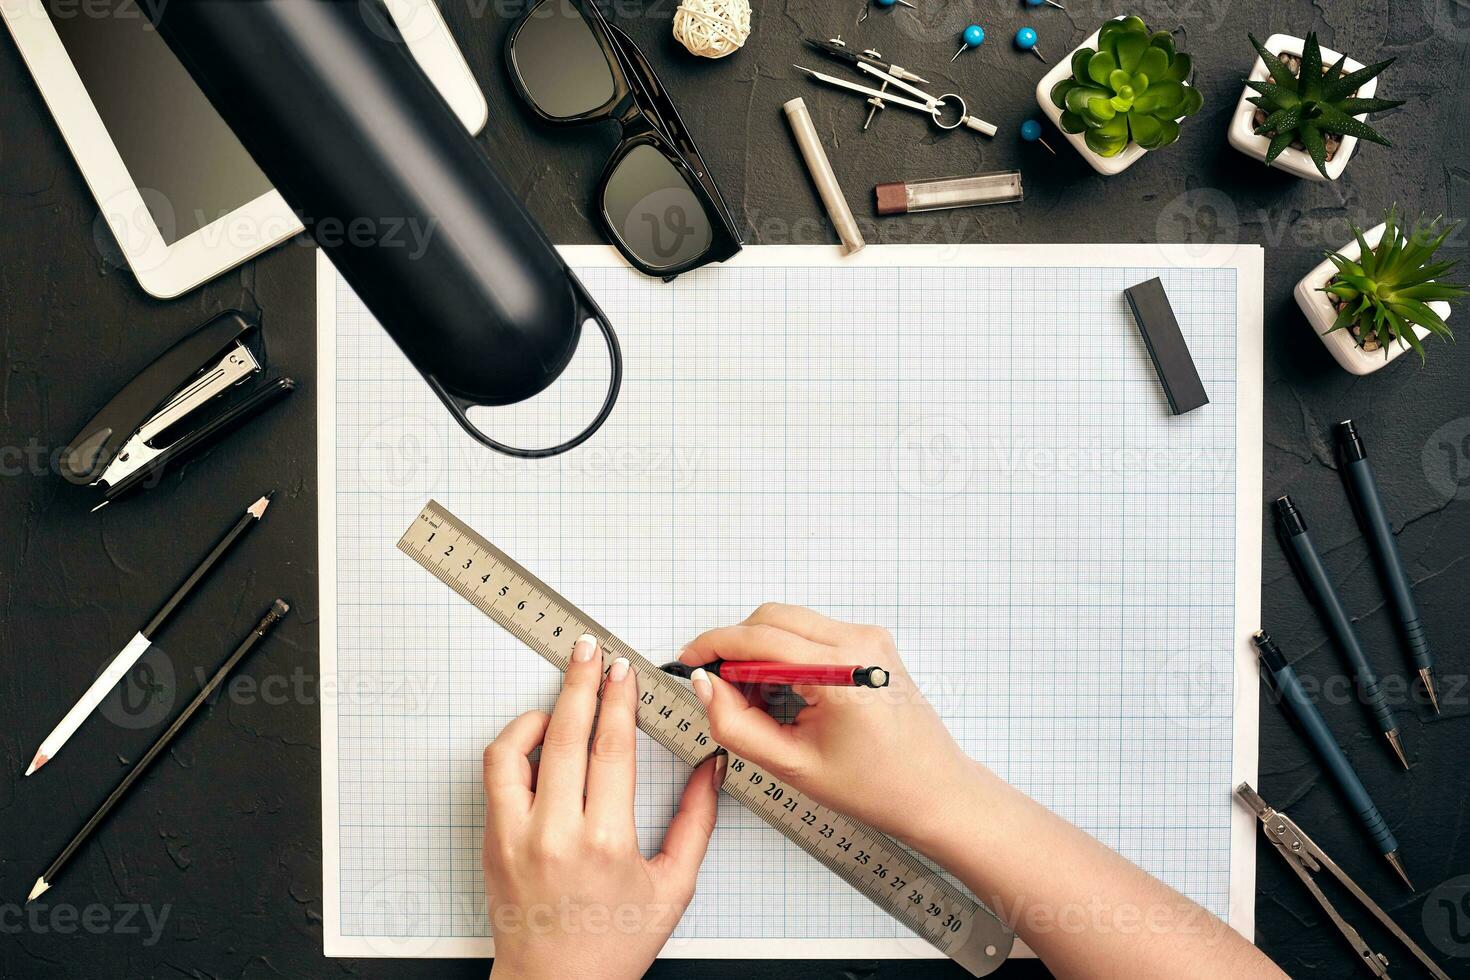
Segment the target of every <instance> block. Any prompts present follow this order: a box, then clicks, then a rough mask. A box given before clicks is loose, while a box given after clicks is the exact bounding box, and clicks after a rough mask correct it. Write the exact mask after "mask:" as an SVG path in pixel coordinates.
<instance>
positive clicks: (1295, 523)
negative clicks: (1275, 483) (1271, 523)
mask: <svg viewBox="0 0 1470 980" xmlns="http://www.w3.org/2000/svg"><path fill="white" fill-rule="evenodd" d="M1275 511H1276V523H1277V524H1278V525H1279V526H1280V528H1281V530H1283V531H1285V532H1286V533H1287V534H1291V535H1296V534H1301V533H1303V532H1304V531H1306V529H1307V522H1306V520H1305V519H1304V518H1303V517H1302V512H1301V511H1299V510H1297V509H1296V504H1295V503H1294V502H1293V501H1292V499H1291V497H1289V496H1287V495H1285V494H1283V495H1281V496H1280V497H1277V498H1276V505H1275Z"/></svg>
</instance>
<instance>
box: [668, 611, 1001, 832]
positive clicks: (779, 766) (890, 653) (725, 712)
mask: <svg viewBox="0 0 1470 980" xmlns="http://www.w3.org/2000/svg"><path fill="white" fill-rule="evenodd" d="M679 659H680V660H681V661H682V662H683V663H685V664H688V665H690V666H698V665H699V664H706V663H709V662H711V661H713V660H716V659H722V660H727V661H741V660H764V661H781V662H786V663H818V664H864V665H874V666H878V667H882V668H884V669H885V670H888V671H889V673H890V674H891V679H890V680H889V684H888V686H887V687H885V688H881V689H878V690H873V689H869V688H861V687H796V688H795V689H794V690H795V691H796V693H797V694H799V695H800V696H801V697H802V698H803V700H805V701H806V702H807V706H806V707H805V708H803V709H802V710H801V712H800V713H799V714H798V715H797V716H796V719H795V721H794V723H793V724H790V725H782V724H779V723H778V722H776V720H775V719H773V718H772V717H771V716H770V715H769V714H767V713H766V712H765V711H764V710H763V709H762V708H761V707H760V706H758V705H753V704H751V703H749V702H748V701H747V700H746V698H745V696H744V695H743V694H742V693H741V691H740V689H738V688H736V687H735V686H733V685H731V684H729V683H727V682H725V681H723V680H721V679H720V678H718V677H713V676H711V675H709V674H708V673H707V672H702V673H700V674H697V675H695V676H694V677H693V678H691V683H692V684H693V686H694V691H695V694H697V695H698V696H699V698H700V700H701V701H702V702H704V704H705V709H706V711H707V712H708V714H709V719H710V726H711V730H712V734H713V735H714V737H715V740H716V741H718V742H719V743H720V744H721V745H723V746H724V747H725V748H727V749H729V750H730V751H731V752H733V753H735V754H736V755H739V756H743V757H745V758H747V759H749V760H750V761H752V762H754V763H755V764H756V765H758V766H761V767H762V768H764V769H766V770H767V771H768V772H770V773H771V774H772V775H774V776H776V777H777V778H780V779H784V780H786V781H787V782H789V783H791V785H793V786H795V787H797V788H798V789H800V790H802V791H803V792H805V793H808V794H810V795H811V796H812V797H813V798H814V799H816V800H817V801H818V802H819V803H823V804H825V805H827V806H830V807H832V808H833V809H835V810H838V811H840V812H842V813H845V814H847V815H849V816H852V817H855V818H856V819H858V820H861V821H863V822H864V823H867V824H869V825H871V826H873V827H876V828H877V829H879V830H882V831H885V832H887V833H890V834H893V835H894V836H897V837H901V838H904V839H906V840H909V841H910V842H912V843H915V844H916V846H921V845H922V841H921V840H920V839H919V838H921V837H922V832H923V830H924V828H925V827H926V826H928V827H932V826H934V825H935V824H936V823H939V822H940V821H941V818H942V817H944V816H946V815H949V812H950V811H951V810H952V809H953V810H954V814H953V815H954V816H955V817H956V818H957V819H958V818H961V817H963V816H973V814H965V813H964V808H965V807H966V806H967V805H968V801H967V800H966V799H965V794H964V793H962V792H961V790H964V789H967V788H969V787H973V786H974V785H975V783H976V781H977V779H980V778H982V776H983V775H984V771H983V770H982V769H981V767H980V766H978V765H977V764H976V763H974V762H972V761H971V760H970V759H969V758H967V757H966V756H965V754H964V752H963V751H961V749H960V747H959V745H958V744H956V742H955V740H954V738H953V737H952V736H951V735H950V734H949V732H948V730H946V729H945V727H944V723H943V722H942V721H941V720H940V719H939V715H938V714H937V713H936V712H935V711H934V708H933V707H932V706H931V705H930V704H929V702H928V701H927V700H926V699H925V698H924V695H923V694H922V693H921V692H920V691H919V690H918V688H917V687H916V686H915V685H914V682H913V680H912V678H910V677H909V675H908V671H906V670H905V669H904V666H903V661H901V660H900V659H899V656H898V651H897V650H896V649H895V647H894V645H893V638H892V637H891V636H889V634H888V632H887V631H886V630H883V629H879V628H878V627H875V626H855V625H852V624H850V623H842V622H838V621H836V620H833V619H828V618H827V617H826V616H823V615H821V614H820V613H816V612H813V611H812V610H810V609H804V608H801V607H799V606H786V605H779V604H776V603H767V604H766V605H763V606H761V607H760V608H759V609H757V610H756V611H755V612H754V613H752V614H751V615H750V616H749V617H748V618H747V619H746V620H745V621H744V622H742V623H740V624H739V625H736V626H726V627H723V628H720V629H713V630H710V631H708V632H707V633H704V634H702V635H700V636H699V637H698V638H696V639H695V640H694V641H693V642H692V643H690V644H689V645H688V646H687V647H685V648H684V651H683V653H682V654H681V655H680V658H679ZM992 778H993V777H992Z"/></svg>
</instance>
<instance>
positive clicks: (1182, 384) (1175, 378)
mask: <svg viewBox="0 0 1470 980" xmlns="http://www.w3.org/2000/svg"><path fill="white" fill-rule="evenodd" d="M1123 295H1124V296H1127V297H1128V305H1129V306H1130V307H1132V308H1133V319H1135V320H1137V321H1138V332H1139V333H1141V334H1143V343H1144V345H1145V346H1146V347H1148V356H1149V357H1151V358H1153V362H1154V370H1155V371H1157V372H1159V381H1160V382H1162V383H1163V385H1164V395H1165V396H1166V397H1167V398H1168V399H1169V408H1170V409H1171V410H1172V411H1173V412H1174V414H1175V415H1183V414H1184V413H1185V412H1192V411H1194V410H1195V409H1196V408H1199V407H1200V406H1201V405H1208V404H1209V403H1210V396H1209V395H1206V394H1205V386H1204V385H1203V384H1202V383H1201V382H1200V379H1199V371H1197V370H1195V367H1194V358H1193V357H1191V356H1190V355H1189V345H1188V344H1186V343H1185V342H1184V334H1182V333H1180V332H1179V321H1178V320H1177V319H1176V318H1175V317H1174V308H1173V307H1172V306H1170V305H1169V296H1168V294H1167V293H1165V292H1164V284H1163V283H1162V282H1160V281H1159V280H1158V279H1157V278H1154V279H1150V280H1149V281H1148V282H1141V283H1139V284H1138V285H1137V286H1130V287H1129V288H1128V289H1125V290H1123Z"/></svg>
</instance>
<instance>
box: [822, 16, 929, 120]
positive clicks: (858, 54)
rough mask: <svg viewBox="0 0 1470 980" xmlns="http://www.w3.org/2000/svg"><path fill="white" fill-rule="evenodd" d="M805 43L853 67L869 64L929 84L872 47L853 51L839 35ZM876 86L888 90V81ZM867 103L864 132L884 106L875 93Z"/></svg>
mask: <svg viewBox="0 0 1470 980" xmlns="http://www.w3.org/2000/svg"><path fill="white" fill-rule="evenodd" d="M806 43H807V45H808V46H809V47H811V48H814V49H816V50H817V51H820V52H822V53H823V54H825V55H827V56H828V57H829V58H836V59H837V60H838V61H845V62H847V63H848V64H849V65H852V66H853V67H857V66H859V65H869V66H870V67H873V68H878V69H881V70H882V71H886V72H888V74H890V75H892V76H893V77H894V78H901V79H903V80H904V81H906V82H913V83H914V84H915V85H928V84H929V80H928V79H927V78H921V77H920V76H919V75H916V74H915V73H913V72H911V71H909V70H908V69H907V68H903V67H900V66H899V65H894V64H889V63H888V62H885V61H884V60H883V55H882V54H881V53H880V52H878V51H875V50H874V49H872V48H864V49H863V50H862V51H854V50H853V49H852V48H849V47H848V46H847V42H846V41H844V40H842V38H841V37H840V36H839V37H834V38H829V39H828V40H826V41H819V40H817V39H816V38H811V37H809V38H807V39H806ZM878 88H879V91H880V92H886V91H887V90H888V82H887V81H884V82H883V83H882V84H881V85H879V86H878ZM868 105H869V106H870V108H869V109H868V118H866V119H864V120H863V132H865V133H866V132H867V131H868V127H869V126H871V125H873V117H874V116H876V115H877V114H878V110H879V109H882V108H884V101H883V99H882V98H881V97H880V96H876V95H875V96H872V97H870V98H869V99H868Z"/></svg>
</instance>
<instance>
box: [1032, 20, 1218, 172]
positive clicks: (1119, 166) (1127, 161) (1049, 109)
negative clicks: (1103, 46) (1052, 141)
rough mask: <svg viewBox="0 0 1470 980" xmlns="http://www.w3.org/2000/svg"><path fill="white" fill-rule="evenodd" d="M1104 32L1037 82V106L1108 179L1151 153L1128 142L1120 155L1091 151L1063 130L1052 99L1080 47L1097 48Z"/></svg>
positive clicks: (1075, 135)
mask: <svg viewBox="0 0 1470 980" xmlns="http://www.w3.org/2000/svg"><path fill="white" fill-rule="evenodd" d="M1113 19H1114V20H1122V19H1123V18H1122V17H1114V18H1113ZM1101 33H1102V28H1101V27H1099V28H1098V29H1097V30H1095V31H1093V32H1092V36H1091V37H1089V38H1088V39H1087V40H1085V41H1083V42H1082V43H1081V44H1079V45H1077V47H1075V48H1073V49H1072V50H1071V51H1068V52H1067V56H1066V57H1065V58H1063V59H1062V60H1060V61H1058V62H1057V63H1056V64H1055V65H1053V66H1052V69H1051V71H1049V72H1047V73H1046V74H1045V75H1044V76H1042V79H1041V81H1039V82H1037V83H1036V104H1037V105H1039V106H1040V107H1041V111H1042V112H1044V113H1046V115H1047V118H1048V119H1050V120H1051V121H1052V125H1053V126H1055V127H1056V128H1057V132H1059V133H1061V134H1062V135H1063V136H1064V137H1066V139H1067V141H1068V142H1070V143H1071V144H1072V145H1073V146H1075V147H1076V148H1077V152H1078V153H1080V154H1082V159H1084V160H1086V161H1087V162H1088V163H1089V164H1091V165H1092V169H1093V170H1096V171H1097V172H1098V173H1100V174H1102V175H1103V176H1105V177H1111V176H1113V175H1114V174H1120V173H1122V172H1123V171H1125V170H1127V169H1128V168H1129V167H1131V166H1133V165H1134V164H1135V163H1137V162H1138V161H1139V160H1142V159H1143V155H1144V154H1145V153H1147V152H1148V151H1147V150H1145V149H1144V148H1143V147H1141V146H1139V145H1138V144H1137V143H1134V142H1132V141H1129V143H1128V145H1127V146H1125V147H1123V151H1122V152H1121V153H1119V154H1118V155H1117V156H1111V157H1104V156H1098V155H1097V154H1096V153H1093V152H1092V150H1090V149H1088V147H1087V141H1086V140H1085V139H1083V138H1082V134H1081V133H1068V132H1066V131H1065V130H1063V129H1062V110H1061V109H1058V108H1057V107H1056V104H1055V103H1053V102H1052V100H1051V90H1052V89H1054V88H1056V84H1057V82H1060V81H1061V80H1062V79H1064V78H1071V77H1072V55H1074V54H1076V53H1077V51H1078V50H1079V49H1081V48H1094V49H1095V48H1096V47H1097V36H1098V35H1099V34H1101ZM1184 84H1186V85H1188V84H1189V83H1188V82H1185V83H1184Z"/></svg>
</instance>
